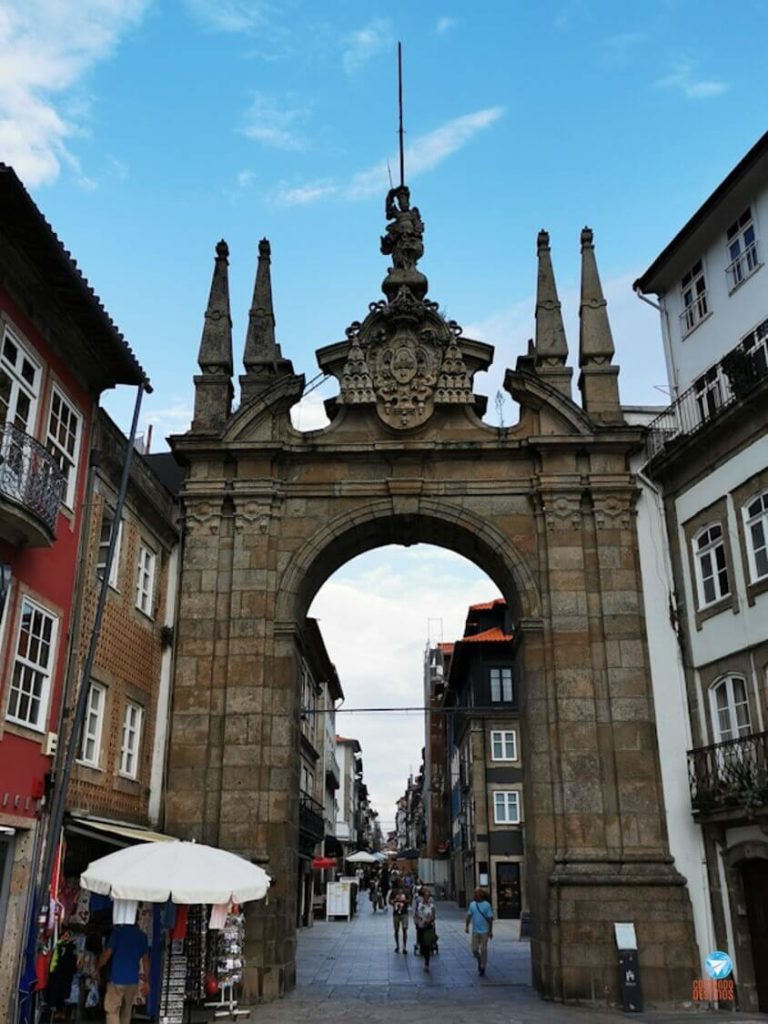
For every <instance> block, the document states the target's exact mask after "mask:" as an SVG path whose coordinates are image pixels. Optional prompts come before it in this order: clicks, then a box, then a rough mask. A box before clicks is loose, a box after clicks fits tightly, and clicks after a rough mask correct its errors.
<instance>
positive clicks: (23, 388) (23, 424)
mask: <svg viewBox="0 0 768 1024" xmlns="http://www.w3.org/2000/svg"><path fill="white" fill-rule="evenodd" d="M40 375H41V370H40V366H39V365H38V364H37V363H36V362H35V361H34V360H33V359H32V357H31V356H29V355H28V354H27V351H26V349H25V348H24V347H23V346H22V344H21V342H20V341H19V340H18V338H17V337H16V336H15V335H14V334H12V333H11V331H10V330H8V328H6V329H5V333H4V335H3V344H2V349H0V424H3V423H10V424H11V425H12V426H14V427H16V428H17V429H18V430H21V431H23V432H24V433H25V434H32V433H34V430H35V409H36V406H37V396H38V393H39V391H40Z"/></svg>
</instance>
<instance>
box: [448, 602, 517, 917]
mask: <svg viewBox="0 0 768 1024" xmlns="http://www.w3.org/2000/svg"><path fill="white" fill-rule="evenodd" d="M513 648H514V637H513V636H512V633H511V631H510V628H509V625H508V621H507V608H506V603H505V601H504V600H503V599H502V598H498V599H497V600H495V601H489V602H487V603H485V604H476V605H472V606H471V607H470V609H469V612H468V615H467V621H466V625H465V628H464V636H463V637H462V639H461V640H457V641H456V643H455V644H454V647H453V652H452V654H451V657H450V664H449V666H448V669H447V679H446V691H445V706H446V709H447V710H448V711H449V713H448V714H447V719H448V765H449V772H450V792H451V797H450V809H451V862H452V873H453V888H454V891H455V893H456V897H457V899H458V901H459V903H460V905H462V906H464V905H466V903H467V901H468V900H470V899H471V898H472V892H473V890H474V889H475V888H476V887H477V886H483V887H484V888H487V889H489V890H490V893H491V901H492V903H493V910H494V914H495V915H496V916H497V917H500V918H519V917H520V915H521V913H522V911H523V910H524V909H527V908H526V901H525V870H524V861H525V857H524V850H525V847H524V822H525V811H524V805H523V751H522V749H521V742H520V692H519V691H520V686H521V683H522V681H521V680H520V679H518V678H516V677H515V672H514V667H513V666H514V658H513ZM452 708H455V709H456V710H455V711H453V712H452V713H451V712H450V709H452Z"/></svg>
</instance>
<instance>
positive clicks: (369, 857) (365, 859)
mask: <svg viewBox="0 0 768 1024" xmlns="http://www.w3.org/2000/svg"><path fill="white" fill-rule="evenodd" d="M346 861H347V864H378V861H377V860H376V858H375V857H374V856H373V854H372V853H366V851H365V850H358V851H357V853H353V854H351V855H350V856H349V857H347V858H346Z"/></svg>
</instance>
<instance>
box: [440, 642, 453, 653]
mask: <svg viewBox="0 0 768 1024" xmlns="http://www.w3.org/2000/svg"><path fill="white" fill-rule="evenodd" d="M437 647H438V650H440V651H442V652H443V654H453V644H438V645H437Z"/></svg>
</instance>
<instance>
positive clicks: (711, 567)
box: [693, 523, 731, 608]
mask: <svg viewBox="0 0 768 1024" xmlns="http://www.w3.org/2000/svg"><path fill="white" fill-rule="evenodd" d="M693 552H694V556H695V565H696V583H697V586H698V591H699V607H700V608H704V607H706V606H707V605H710V604H714V603H715V602H716V601H721V600H722V599H723V598H724V597H728V595H729V594H730V592H731V587H730V583H729V582H728V566H727V563H726V558H725V540H724V539H723V528H722V526H721V525H720V524H719V523H712V524H711V525H709V526H705V527H704V529H703V530H699V532H698V533H697V534H696V536H695V537H694V539H693Z"/></svg>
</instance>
